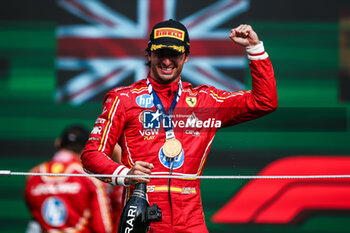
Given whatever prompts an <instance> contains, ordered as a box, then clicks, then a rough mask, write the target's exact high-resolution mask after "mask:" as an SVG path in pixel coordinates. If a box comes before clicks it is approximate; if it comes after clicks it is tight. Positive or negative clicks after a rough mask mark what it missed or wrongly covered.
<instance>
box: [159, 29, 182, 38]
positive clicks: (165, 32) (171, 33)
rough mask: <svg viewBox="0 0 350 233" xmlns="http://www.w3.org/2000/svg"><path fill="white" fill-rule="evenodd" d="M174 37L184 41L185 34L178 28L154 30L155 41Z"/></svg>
mask: <svg viewBox="0 0 350 233" xmlns="http://www.w3.org/2000/svg"><path fill="white" fill-rule="evenodd" d="M160 37H172V38H175V39H179V40H182V41H184V39H185V32H184V31H182V30H179V29H176V28H158V29H155V30H154V39H157V38H160Z"/></svg>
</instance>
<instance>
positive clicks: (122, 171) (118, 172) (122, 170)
mask: <svg viewBox="0 0 350 233" xmlns="http://www.w3.org/2000/svg"><path fill="white" fill-rule="evenodd" d="M129 171H130V169H129V168H127V167H126V166H124V165H119V166H118V167H117V169H115V171H114V172H113V176H126V175H127V174H128V172H129ZM112 183H113V185H122V186H129V185H127V184H125V177H115V178H114V179H113V182H112Z"/></svg>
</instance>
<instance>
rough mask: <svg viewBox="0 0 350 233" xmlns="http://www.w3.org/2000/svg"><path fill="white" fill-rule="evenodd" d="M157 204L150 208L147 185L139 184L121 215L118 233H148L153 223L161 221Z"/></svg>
mask: <svg viewBox="0 0 350 233" xmlns="http://www.w3.org/2000/svg"><path fill="white" fill-rule="evenodd" d="M161 220H162V213H161V210H160V209H159V208H158V206H157V204H153V205H152V206H151V207H150V206H149V202H148V198H147V192H146V184H145V183H138V184H136V187H135V189H134V192H133V193H132V195H131V197H130V198H129V200H128V202H127V203H126V205H125V206H124V208H123V211H122V213H121V215H120V220H119V227H118V233H146V232H147V231H148V230H149V227H150V223H151V221H161Z"/></svg>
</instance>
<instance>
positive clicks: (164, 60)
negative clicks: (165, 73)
mask: <svg viewBox="0 0 350 233" xmlns="http://www.w3.org/2000/svg"><path fill="white" fill-rule="evenodd" d="M162 62H163V64H164V65H166V66H168V65H171V63H172V61H171V60H170V58H168V57H164V58H163V60H162Z"/></svg>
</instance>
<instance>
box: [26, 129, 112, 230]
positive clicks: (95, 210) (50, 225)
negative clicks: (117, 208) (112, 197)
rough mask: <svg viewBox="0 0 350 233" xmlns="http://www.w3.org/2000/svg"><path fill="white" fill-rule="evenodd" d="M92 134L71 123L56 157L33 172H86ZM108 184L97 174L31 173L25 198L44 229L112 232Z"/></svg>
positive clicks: (34, 217) (33, 215) (59, 145)
mask: <svg viewBox="0 0 350 233" xmlns="http://www.w3.org/2000/svg"><path fill="white" fill-rule="evenodd" d="M88 136H89V132H88V131H87V130H85V129H84V128H83V127H80V126H71V127H68V128H67V129H66V130H65V131H64V133H63V136H62V138H61V140H60V142H58V143H57V144H58V148H59V150H58V151H57V152H56V153H55V155H54V156H53V158H52V160H50V161H47V162H44V163H41V164H39V165H38V166H36V167H34V168H33V169H32V170H31V172H34V173H72V174H85V172H84V170H83V168H82V166H81V162H80V160H79V157H80V153H81V151H82V149H83V148H84V145H85V142H86V140H87V139H88ZM107 185H108V184H106V183H103V182H101V181H100V180H98V179H96V178H94V177H74V176H70V177H69V176H28V178H27V181H26V186H25V200H26V203H27V206H28V208H29V210H30V213H31V215H32V217H33V219H34V220H35V221H36V222H38V223H39V224H40V226H41V229H42V231H43V232H48V233H50V232H52V233H54V232H81V233H90V232H96V233H112V221H111V211H110V202H109V198H108V196H107V193H106V186H107Z"/></svg>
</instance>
